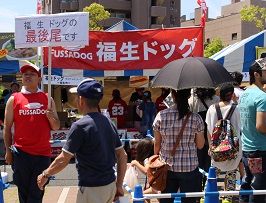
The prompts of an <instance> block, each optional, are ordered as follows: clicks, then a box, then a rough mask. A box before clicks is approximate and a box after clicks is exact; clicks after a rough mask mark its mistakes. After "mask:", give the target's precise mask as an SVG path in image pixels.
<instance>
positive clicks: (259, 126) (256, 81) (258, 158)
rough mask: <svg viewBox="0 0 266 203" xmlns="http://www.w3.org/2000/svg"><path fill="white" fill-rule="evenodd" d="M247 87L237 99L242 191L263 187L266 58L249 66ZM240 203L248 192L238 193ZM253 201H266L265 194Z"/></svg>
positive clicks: (264, 186)
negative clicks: (240, 126) (240, 127)
mask: <svg viewBox="0 0 266 203" xmlns="http://www.w3.org/2000/svg"><path fill="white" fill-rule="evenodd" d="M249 78H250V81H249V83H250V86H249V87H247V88H246V90H245V91H244V92H243V94H242V96H241V97H240V100H239V104H238V106H239V109H240V118H241V123H242V141H243V146H242V150H243V157H242V162H243V163H244V167H245V172H246V175H245V176H244V178H243V179H242V183H241V190H265V189H266V184H265V181H266V172H265V170H266V122H265V121H266V93H265V92H264V90H263V86H264V84H266V58H262V59H257V60H255V61H254V62H253V63H252V64H251V66H250V68H249ZM239 199H240V202H242V203H243V202H249V200H250V197H249V196H248V195H240V198H239ZM253 199H254V201H253V202H254V203H262V202H266V201H265V199H266V195H265V194H264V195H254V196H253Z"/></svg>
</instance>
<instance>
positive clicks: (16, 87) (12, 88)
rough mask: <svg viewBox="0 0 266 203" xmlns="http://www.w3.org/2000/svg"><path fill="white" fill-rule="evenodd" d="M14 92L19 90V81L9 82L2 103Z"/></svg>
mask: <svg viewBox="0 0 266 203" xmlns="http://www.w3.org/2000/svg"><path fill="white" fill-rule="evenodd" d="M15 92H19V83H18V82H17V81H13V82H12V83H11V84H10V92H9V93H8V94H7V95H6V97H5V101H4V104H6V102H7V100H8V99H9V97H10V96H11V95H12V94H13V93H15Z"/></svg>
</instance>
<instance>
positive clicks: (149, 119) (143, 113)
mask: <svg viewBox="0 0 266 203" xmlns="http://www.w3.org/2000/svg"><path fill="white" fill-rule="evenodd" d="M142 100H143V102H142V103H141V104H140V105H139V107H138V108H139V117H140V118H141V119H142V120H141V127H140V133H141V134H143V135H146V134H147V130H150V132H151V135H152V136H153V128H152V124H153V121H154V118H155V116H156V104H155V102H153V101H152V99H151V92H150V91H148V90H146V91H144V92H143V96H142Z"/></svg>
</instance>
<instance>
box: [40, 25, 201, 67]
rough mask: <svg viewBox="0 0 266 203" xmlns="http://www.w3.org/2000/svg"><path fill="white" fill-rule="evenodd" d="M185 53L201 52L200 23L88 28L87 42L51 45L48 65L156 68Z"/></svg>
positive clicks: (196, 53) (46, 59) (46, 57)
mask: <svg viewBox="0 0 266 203" xmlns="http://www.w3.org/2000/svg"><path fill="white" fill-rule="evenodd" d="M188 56H203V28H201V27H188V28H166V29H155V30H136V31H126V32H124V31H122V32H104V31H90V34H89V46H66V47H52V68H64V69H82V70H142V69H159V68H162V67H163V66H164V65H166V64H167V63H169V62H171V61H173V60H176V59H179V58H186V57H188ZM44 65H45V66H46V67H47V65H48V48H44Z"/></svg>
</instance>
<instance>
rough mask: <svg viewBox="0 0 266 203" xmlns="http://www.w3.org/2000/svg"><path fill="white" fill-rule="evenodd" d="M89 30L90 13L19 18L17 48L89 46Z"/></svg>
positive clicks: (16, 25)
mask: <svg viewBox="0 0 266 203" xmlns="http://www.w3.org/2000/svg"><path fill="white" fill-rule="evenodd" d="M88 30H89V13H88V12H73V13H60V14H38V15H32V16H19V17H16V18H15V33H16V35H15V47H16V48H25V47H43V46H64V45H88V33H89V32H88Z"/></svg>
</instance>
